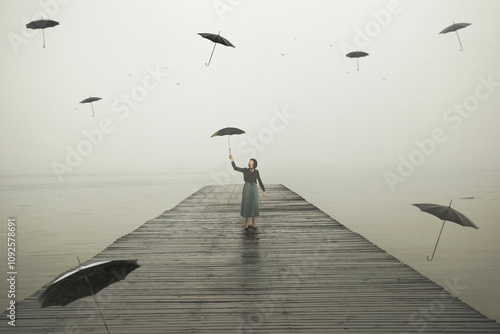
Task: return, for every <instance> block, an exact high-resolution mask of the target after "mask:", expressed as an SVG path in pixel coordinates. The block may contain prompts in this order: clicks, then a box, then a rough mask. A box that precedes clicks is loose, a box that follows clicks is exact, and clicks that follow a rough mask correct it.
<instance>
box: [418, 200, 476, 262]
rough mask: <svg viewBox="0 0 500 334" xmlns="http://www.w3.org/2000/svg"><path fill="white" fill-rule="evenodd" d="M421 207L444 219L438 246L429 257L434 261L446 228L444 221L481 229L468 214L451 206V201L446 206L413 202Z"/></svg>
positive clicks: (424, 210)
mask: <svg viewBox="0 0 500 334" xmlns="http://www.w3.org/2000/svg"><path fill="white" fill-rule="evenodd" d="M412 205H414V206H416V207H417V208H419V209H420V210H421V211H423V212H427V213H429V214H431V215H434V216H436V217H438V218H439V219H442V220H443V225H442V226H441V232H439V236H438V239H437V242H436V246H435V247H434V252H433V253H432V256H431V258H430V259H429V257H427V260H429V261H432V259H433V258H434V253H435V252H436V248H437V245H438V243H439V238H440V237H441V233H442V232H443V228H444V223H445V222H446V221H451V222H454V223H456V224H458V225H461V226H469V227H473V228H475V229H479V227H478V226H477V225H476V224H474V223H473V222H472V220H470V219H469V218H468V217H467V216H465V215H464V214H463V213H461V212H459V211H457V210H455V209H453V208H452V207H451V201H450V205H449V206H444V205H439V204H428V203H421V204H412Z"/></svg>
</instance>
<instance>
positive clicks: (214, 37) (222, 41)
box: [198, 31, 234, 66]
mask: <svg viewBox="0 0 500 334" xmlns="http://www.w3.org/2000/svg"><path fill="white" fill-rule="evenodd" d="M198 35H200V36H201V37H203V38H206V39H209V40H211V41H212V42H214V48H213V49H212V54H211V55H210V59H209V60H208V63H205V65H207V66H208V65H210V62H211V61H212V56H213V54H214V51H215V47H216V46H217V43H219V44H222V45H225V46H230V47H233V48H234V45H233V44H232V43H231V42H230V41H228V40H227V39H225V38H224V37H222V36H221V35H220V31H219V33H218V34H217V35H216V34H211V33H205V32H200V33H198Z"/></svg>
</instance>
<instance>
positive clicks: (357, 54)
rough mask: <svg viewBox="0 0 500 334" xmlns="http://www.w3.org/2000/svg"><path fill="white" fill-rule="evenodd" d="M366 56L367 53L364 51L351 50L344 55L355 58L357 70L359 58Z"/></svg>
mask: <svg viewBox="0 0 500 334" xmlns="http://www.w3.org/2000/svg"><path fill="white" fill-rule="evenodd" d="M366 56H368V53H366V52H364V51H353V52H349V53H348V54H346V57H349V58H356V63H357V65H358V71H359V58H360V57H366Z"/></svg>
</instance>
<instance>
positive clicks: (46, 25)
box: [26, 18, 59, 48]
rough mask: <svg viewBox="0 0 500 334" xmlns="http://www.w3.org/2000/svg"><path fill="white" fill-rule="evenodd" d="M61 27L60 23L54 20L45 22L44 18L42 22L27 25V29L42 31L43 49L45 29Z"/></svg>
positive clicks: (32, 22)
mask: <svg viewBox="0 0 500 334" xmlns="http://www.w3.org/2000/svg"><path fill="white" fill-rule="evenodd" d="M57 25H59V22H57V21H53V20H44V19H43V18H42V19H40V20H36V21H31V22H30V23H28V24H27V25H26V28H30V29H42V35H43V47H44V48H45V32H44V29H45V28H52V27H55V26H57Z"/></svg>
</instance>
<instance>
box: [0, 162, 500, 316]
mask: <svg viewBox="0 0 500 334" xmlns="http://www.w3.org/2000/svg"><path fill="white" fill-rule="evenodd" d="M261 174H262V177H263V181H264V182H265V183H282V184H284V185H286V186H287V187H289V188H290V189H292V190H294V191H296V192H297V193H299V194H300V195H301V196H303V197H304V198H305V199H306V200H308V201H309V202H311V203H313V204H315V205H316V206H317V207H319V208H320V209H321V210H323V211H324V212H326V213H327V214H329V215H330V216H332V217H333V218H335V219H337V220H338V221H339V222H341V223H342V224H344V225H345V226H347V227H348V228H350V229H351V230H353V231H355V232H357V233H360V234H362V235H363V236H365V237H366V238H367V239H368V240H370V241H372V242H373V243H375V244H376V245H378V246H379V247H381V248H382V249H384V250H386V251H387V252H389V253H390V254H392V255H393V256H395V257H396V258H398V259H399V260H400V261H402V262H404V263H406V264H408V265H409V266H411V267H413V268H415V269H416V270H418V271H419V272H420V273H422V274H423V275H425V276H427V277H428V278H430V279H431V280H433V281H434V282H436V283H438V284H440V285H442V286H443V287H445V288H450V286H454V287H455V288H454V289H455V291H452V292H454V293H455V295H457V296H458V297H459V298H460V299H462V300H464V301H465V302H467V303H468V304H469V305H471V306H473V307H474V308H476V309H477V310H479V311H480V312H481V313H483V314H484V315H486V316H488V317H490V318H492V319H495V320H497V321H500V303H499V301H500V242H499V239H500V219H499V217H500V171H499V170H493V171H454V172H449V171H441V172H439V171H434V172H432V173H429V172H427V173H425V174H424V173H420V174H418V173H416V174H415V175H414V176H412V177H411V178H409V179H407V180H406V181H405V182H404V183H402V184H400V185H398V187H397V188H396V191H395V192H392V191H391V190H390V189H389V187H388V186H387V184H386V183H385V180H384V178H383V177H382V174H381V173H371V174H367V173H359V172H354V171H345V172H336V173H335V174H334V175H332V173H330V171H323V172H322V171H315V172H314V173H304V174H303V175H309V176H307V178H297V177H296V176H295V175H296V174H294V175H292V174H290V175H287V174H286V173H283V172H280V173H276V174H275V175H273V174H272V173H271V172H268V173H267V174H266V171H265V170H264V169H262V168H261ZM240 177H241V175H239V174H235V175H232V176H231V179H230V180H225V181H228V182H231V183H239V182H241V180H240ZM210 183H214V181H213V180H212V179H211V177H210V176H209V175H124V176H109V175H108V176H106V175H101V176H72V177H67V178H66V179H65V180H64V182H62V183H60V182H58V181H57V179H55V178H54V177H52V176H48V177H35V176H33V177H26V176H24V177H0V186H1V188H2V191H1V193H0V212H1V215H2V217H1V220H2V222H3V223H2V225H1V227H0V238H1V244H2V253H1V256H0V263H2V264H3V265H1V267H2V268H3V269H2V271H3V272H4V273H6V272H7V271H8V270H7V266H6V262H7V261H6V243H5V240H6V233H7V219H8V218H9V217H14V218H16V222H17V232H18V234H17V236H16V239H17V261H16V262H17V271H18V276H17V279H18V281H17V287H16V288H17V291H16V292H17V293H16V299H17V300H18V301H19V300H21V299H23V298H25V297H27V296H29V295H31V294H33V293H34V292H36V291H37V290H38V289H40V288H41V287H42V286H43V285H44V284H46V283H47V282H49V281H51V280H52V279H54V278H55V277H56V276H58V275H59V274H60V273H62V272H64V271H66V270H67V269H69V268H71V267H74V266H75V265H77V263H78V262H77V256H78V257H80V259H81V260H82V261H85V260H87V259H89V258H91V257H93V256H94V255H95V254H97V253H99V252H100V251H102V250H103V249H104V248H106V247H107V246H108V245H109V244H111V243H112V242H113V241H115V240H116V239H117V238H119V237H121V236H122V235H124V234H127V233H129V232H131V231H132V230H134V229H135V228H137V227H139V226H140V225H142V224H143V223H144V222H146V221H147V220H149V219H152V218H155V217H157V216H158V215H160V214H161V213H162V212H163V211H165V210H167V209H170V208H172V207H173V206H175V205H176V204H177V203H179V202H180V201H182V200H183V199H184V198H186V197H187V196H189V195H190V194H192V193H193V192H195V191H197V190H198V189H199V188H201V187H202V186H204V185H207V184H210ZM450 200H453V203H452V206H453V207H454V208H455V209H457V210H459V211H461V212H462V213H464V214H465V215H467V216H468V217H469V218H470V219H472V220H473V221H474V222H475V223H476V224H477V225H478V226H479V230H475V229H472V228H464V227H461V226H458V225H456V224H453V223H449V222H448V223H446V225H445V228H444V230H443V234H442V236H441V241H440V244H439V247H438V249H437V252H436V256H435V259H434V261H432V262H428V261H427V260H426V256H427V255H430V254H432V250H433V248H434V244H435V242H436V239H437V236H438V234H439V230H440V228H441V221H439V220H438V219H437V218H435V217H433V216H431V215H429V214H426V213H423V212H421V211H420V210H419V209H417V208H416V207H414V206H412V205H411V204H412V203H426V202H427V203H437V204H443V205H447V204H449V202H450ZM263 205H265V200H264V202H263ZM7 291H8V289H7V284H6V281H5V280H1V281H0V305H7V302H8V300H7ZM416 311H417V310H416Z"/></svg>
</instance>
